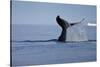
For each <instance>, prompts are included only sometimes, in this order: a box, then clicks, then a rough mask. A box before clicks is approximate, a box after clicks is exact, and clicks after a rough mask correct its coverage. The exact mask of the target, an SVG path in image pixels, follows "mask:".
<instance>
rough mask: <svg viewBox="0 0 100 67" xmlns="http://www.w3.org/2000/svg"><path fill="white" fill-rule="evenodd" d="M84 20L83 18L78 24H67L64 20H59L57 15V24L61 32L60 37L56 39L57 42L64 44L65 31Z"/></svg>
mask: <svg viewBox="0 0 100 67" xmlns="http://www.w3.org/2000/svg"><path fill="white" fill-rule="evenodd" d="M83 20H84V18H83V19H82V20H81V21H80V22H75V23H69V22H68V21H66V20H65V19H63V18H61V17H60V16H59V15H58V16H57V17H56V21H57V24H58V25H59V26H60V27H61V29H62V31H61V34H60V36H59V37H58V39H57V40H58V41H60V42H65V41H66V35H67V29H68V28H69V27H72V26H74V25H76V24H79V23H81V22H82V21H83Z"/></svg>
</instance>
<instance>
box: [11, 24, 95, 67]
mask: <svg viewBox="0 0 100 67" xmlns="http://www.w3.org/2000/svg"><path fill="white" fill-rule="evenodd" d="M60 33H61V28H60V27H59V26H53V25H32V24H12V31H11V34H12V38H11V46H12V48H11V50H12V65H13V66H30V65H43V64H59V63H76V62H90V61H91V62H92V61H96V27H95V26H87V27H86V34H87V38H88V41H81V42H71V41H70V42H69V41H68V42H58V41H56V39H57V38H58V37H59V35H60Z"/></svg>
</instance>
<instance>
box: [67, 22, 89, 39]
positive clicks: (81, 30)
mask: <svg viewBox="0 0 100 67" xmlns="http://www.w3.org/2000/svg"><path fill="white" fill-rule="evenodd" d="M85 28H86V24H85V23H84V22H82V23H79V24H76V25H74V26H71V27H69V28H68V29H67V36H66V41H87V40H88V38H87V33H86V29H85Z"/></svg>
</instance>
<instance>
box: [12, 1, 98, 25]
mask: <svg viewBox="0 0 100 67" xmlns="http://www.w3.org/2000/svg"><path fill="white" fill-rule="evenodd" d="M57 15H60V16H61V17H62V18H64V19H66V20H67V21H69V22H77V21H80V20H81V19H82V18H85V19H86V21H88V22H96V6H94V5H72V4H57V3H56V4H55V3H43V2H25V1H13V2H12V23H13V24H43V25H44V24H46V25H55V24H57V23H56V16H57Z"/></svg>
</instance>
